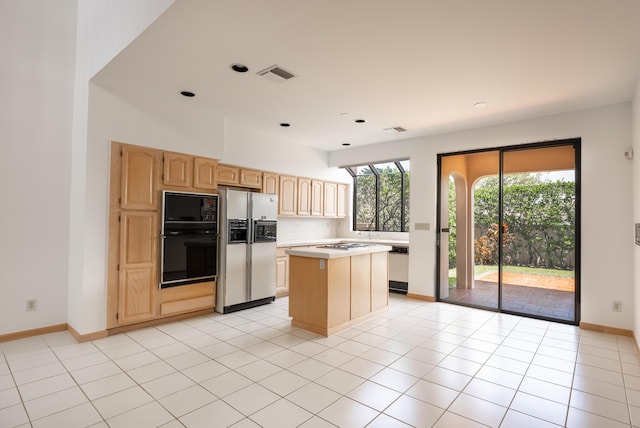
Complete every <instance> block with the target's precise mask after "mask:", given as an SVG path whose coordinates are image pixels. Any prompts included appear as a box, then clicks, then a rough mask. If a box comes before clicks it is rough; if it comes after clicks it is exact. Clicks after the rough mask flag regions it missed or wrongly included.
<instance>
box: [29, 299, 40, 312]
mask: <svg viewBox="0 0 640 428" xmlns="http://www.w3.org/2000/svg"><path fill="white" fill-rule="evenodd" d="M36 309H38V300H37V299H29V300H27V312H33V311H35V310H36Z"/></svg>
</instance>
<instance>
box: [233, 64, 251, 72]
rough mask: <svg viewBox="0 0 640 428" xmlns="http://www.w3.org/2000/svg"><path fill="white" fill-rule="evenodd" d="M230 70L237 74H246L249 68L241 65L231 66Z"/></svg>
mask: <svg viewBox="0 0 640 428" xmlns="http://www.w3.org/2000/svg"><path fill="white" fill-rule="evenodd" d="M231 69H232V70H233V71H235V72H237V73H246V72H247V71H249V68H248V67H247V66H246V65H243V64H231Z"/></svg>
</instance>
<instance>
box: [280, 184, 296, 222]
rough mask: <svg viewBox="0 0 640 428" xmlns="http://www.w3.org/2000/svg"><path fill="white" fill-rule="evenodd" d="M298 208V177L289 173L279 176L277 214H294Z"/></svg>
mask: <svg viewBox="0 0 640 428" xmlns="http://www.w3.org/2000/svg"><path fill="white" fill-rule="evenodd" d="M297 208H298V178H297V177H292V176H289V175H281V176H280V192H279V193H278V214H279V215H282V216H294V215H296V214H297Z"/></svg>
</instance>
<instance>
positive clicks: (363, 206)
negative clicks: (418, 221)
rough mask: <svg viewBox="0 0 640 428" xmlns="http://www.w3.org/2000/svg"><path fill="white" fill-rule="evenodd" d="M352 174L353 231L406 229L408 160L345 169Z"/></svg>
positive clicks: (407, 223) (397, 230)
mask: <svg viewBox="0 0 640 428" xmlns="http://www.w3.org/2000/svg"><path fill="white" fill-rule="evenodd" d="M347 171H348V172H349V174H351V176H352V177H353V188H354V192H353V207H354V209H353V230H367V231H376V232H407V231H408V230H409V177H410V175H411V174H410V162H409V160H408V159H406V160H400V161H395V162H385V163H377V164H370V165H362V166H354V167H350V168H347Z"/></svg>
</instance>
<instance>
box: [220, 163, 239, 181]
mask: <svg viewBox="0 0 640 428" xmlns="http://www.w3.org/2000/svg"><path fill="white" fill-rule="evenodd" d="M216 179H217V182H218V184H240V168H237V167H235V166H229V165H218V168H217V172H216Z"/></svg>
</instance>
